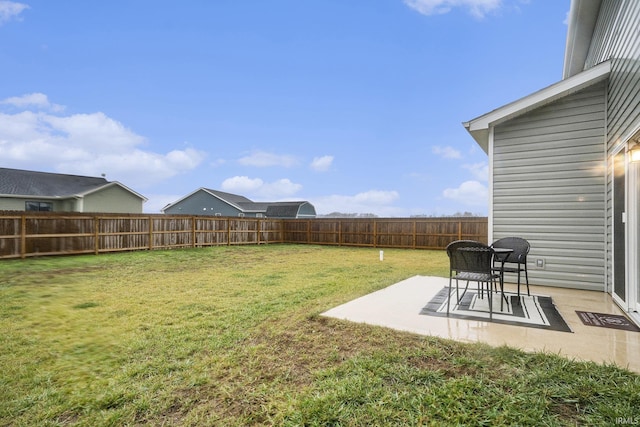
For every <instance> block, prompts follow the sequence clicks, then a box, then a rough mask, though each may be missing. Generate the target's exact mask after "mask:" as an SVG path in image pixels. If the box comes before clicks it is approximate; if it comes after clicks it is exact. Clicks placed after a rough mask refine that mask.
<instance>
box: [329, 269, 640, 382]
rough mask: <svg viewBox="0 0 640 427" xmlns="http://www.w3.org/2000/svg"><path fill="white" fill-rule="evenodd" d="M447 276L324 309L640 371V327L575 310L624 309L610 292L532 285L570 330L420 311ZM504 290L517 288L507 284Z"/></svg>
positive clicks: (348, 317) (372, 321) (356, 319)
mask: <svg viewBox="0 0 640 427" xmlns="http://www.w3.org/2000/svg"><path fill="white" fill-rule="evenodd" d="M448 284H449V280H448V279H447V278H442V277H431V276H414V277H410V278H408V279H406V280H403V281H401V282H399V283H396V284H394V285H391V286H389V287H387V288H384V289H381V290H379V291H377V292H373V293H371V294H369V295H365V296H363V297H360V298H357V299H355V300H353V301H350V302H348V303H346V304H343V305H340V306H338V307H335V308H333V309H331V310H328V311H327V312H325V313H323V315H324V316H327V317H333V318H337V319H344V320H349V321H352V322H358V323H366V324H369V325H377V326H384V327H388V328H392V329H396V330H400V331H406V332H412V333H416V334H420V335H432V336H438V337H441V338H449V339H453V340H457V341H463V342H483V343H487V344H489V345H493V346H500V345H508V346H510V347H516V348H519V349H522V350H525V351H542V352H548V353H556V354H561V355H563V356H566V357H569V358H572V359H577V360H586V361H594V362H598V363H605V362H606V363H615V364H616V365H618V366H621V367H623V368H627V369H629V370H632V371H634V372H638V373H640V357H639V355H640V333H639V332H631V331H623V330H616V329H608V328H600V327H594V326H586V325H584V324H583V323H582V322H581V321H580V318H579V317H578V315H577V314H576V310H579V311H592V312H598V313H612V314H623V313H622V311H621V310H620V309H619V308H618V306H617V305H615V304H614V303H613V301H612V299H611V296H610V295H609V294H606V293H603V292H594V291H580V290H574V289H564V288H552V287H543V286H531V293H532V294H537V295H548V296H551V297H552V298H553V301H554V303H555V305H556V307H557V308H558V311H559V312H560V314H561V315H562V316H563V317H564V319H565V321H566V322H567V324H568V325H569V327H570V328H571V330H572V331H573V333H569V332H559V331H551V330H545V329H536V328H528V327H523V326H514V325H505V324H498V323H492V322H487V321H477V320H466V319H458V318H453V317H434V316H426V315H421V314H419V313H420V310H421V309H422V308H423V307H424V306H425V305H426V304H427V303H428V302H429V301H430V300H431V298H433V297H434V296H435V294H436V293H437V292H438V291H440V290H441V289H442V288H443V287H445V286H448ZM505 290H511V291H514V290H515V286H514V285H511V284H507V285H506V287H505Z"/></svg>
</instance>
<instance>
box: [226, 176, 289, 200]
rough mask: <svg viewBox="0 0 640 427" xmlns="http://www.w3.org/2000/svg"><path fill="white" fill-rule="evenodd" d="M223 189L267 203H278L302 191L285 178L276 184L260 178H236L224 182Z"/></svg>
mask: <svg viewBox="0 0 640 427" xmlns="http://www.w3.org/2000/svg"><path fill="white" fill-rule="evenodd" d="M222 189H223V190H224V191H228V192H230V193H236V194H240V195H243V196H245V197H249V198H252V197H257V198H259V199H262V200H265V201H277V200H278V199H282V198H286V197H290V196H292V195H294V194H296V193H297V192H299V191H300V190H301V189H302V185H300V184H296V183H294V182H291V180H289V179H286V178H283V179H279V180H277V181H274V182H264V181H263V180H261V179H260V178H249V177H248V176H234V177H231V178H227V179H225V180H224V181H223V182H222Z"/></svg>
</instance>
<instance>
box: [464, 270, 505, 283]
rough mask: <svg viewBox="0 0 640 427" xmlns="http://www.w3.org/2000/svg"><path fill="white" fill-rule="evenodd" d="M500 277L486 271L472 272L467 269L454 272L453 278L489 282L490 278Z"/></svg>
mask: <svg viewBox="0 0 640 427" xmlns="http://www.w3.org/2000/svg"><path fill="white" fill-rule="evenodd" d="M497 277H500V276H499V275H497V274H488V273H472V272H468V271H461V272H460V273H458V274H456V275H455V276H454V277H453V279H459V280H471V281H474V282H489V281H491V279H494V278H497Z"/></svg>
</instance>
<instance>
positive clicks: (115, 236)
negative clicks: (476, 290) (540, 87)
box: [0, 211, 487, 258]
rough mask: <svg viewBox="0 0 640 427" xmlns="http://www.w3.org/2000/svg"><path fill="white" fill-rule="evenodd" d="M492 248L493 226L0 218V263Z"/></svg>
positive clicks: (409, 221) (412, 221)
mask: <svg viewBox="0 0 640 427" xmlns="http://www.w3.org/2000/svg"><path fill="white" fill-rule="evenodd" d="M458 239H472V240H479V241H483V242H486V241H487V218H476V217H473V218H467V217H463V218H457V217H456V218H366V219H360V218H358V219H352V218H334V219H276V218H246V217H244V218H236V217H212V216H186V215H179V216H169V215H144V214H80V213H51V212H41V213H36V212H29V213H25V212H6V211H4V212H3V211H0V258H26V257H32V256H44V255H64V254H83V253H94V254H99V253H105V252H117V251H132V250H153V249H170V248H184V247H204V246H219V245H251V244H265V243H298V244H319V245H335V246H362V247H381V248H382V247H385V248H411V249H443V248H444V247H446V245H447V244H448V243H449V242H451V241H453V240H458Z"/></svg>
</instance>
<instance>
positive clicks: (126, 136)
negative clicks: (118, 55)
mask: <svg viewBox="0 0 640 427" xmlns="http://www.w3.org/2000/svg"><path fill="white" fill-rule="evenodd" d="M36 95H37V96H31V95H30V96H27V97H18V98H15V99H14V101H12V103H11V105H13V106H20V105H22V106H33V105H35V106H42V105H53V104H50V103H48V100H47V98H46V96H40V95H38V94H36ZM9 99H13V98H9ZM16 100H22V101H23V102H24V104H20V102H15V101H16ZM5 101H6V100H5ZM7 103H9V102H7ZM146 143H147V141H146V139H145V138H144V137H142V136H140V135H137V134H136V133H135V132H133V131H132V130H130V129H128V128H126V127H125V126H124V125H123V124H122V123H120V122H118V121H116V120H114V119H111V118H110V117H108V116H106V115H105V114H103V113H100V112H98V113H91V114H74V115H69V116H58V115H53V114H49V113H45V112H33V111H21V112H19V113H15V114H5V113H0V160H1V161H2V162H3V163H5V164H4V166H10V167H20V168H24V169H35V170H55V171H57V172H61V173H75V174H82V175H89V176H99V175H100V174H102V173H105V174H107V179H109V180H112V181H116V180H117V181H121V182H122V183H123V184H125V185H127V186H129V187H131V188H134V189H137V188H140V187H146V186H148V185H151V184H154V183H157V182H160V181H163V180H165V179H167V178H170V177H172V176H174V175H177V174H180V173H182V172H185V171H188V170H191V169H193V168H195V167H196V166H197V165H198V164H200V162H201V161H202V160H203V159H204V157H205V154H204V153H202V152H200V151H198V150H195V149H193V148H190V147H186V148H183V149H174V150H171V151H169V152H168V153H166V154H161V153H155V152H153V151H150V150H144V149H142V148H140V146H142V145H144V144H146Z"/></svg>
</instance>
